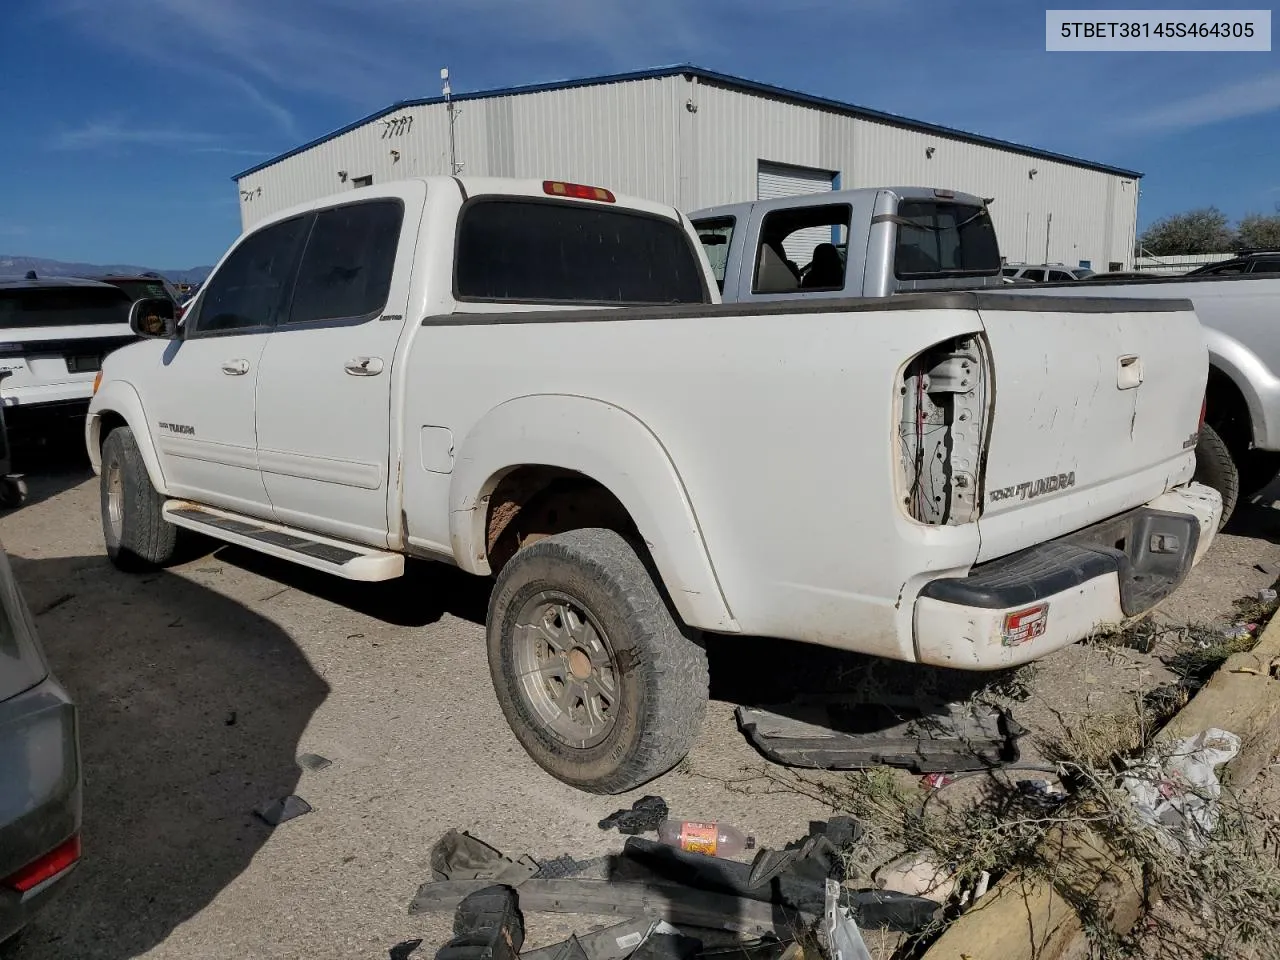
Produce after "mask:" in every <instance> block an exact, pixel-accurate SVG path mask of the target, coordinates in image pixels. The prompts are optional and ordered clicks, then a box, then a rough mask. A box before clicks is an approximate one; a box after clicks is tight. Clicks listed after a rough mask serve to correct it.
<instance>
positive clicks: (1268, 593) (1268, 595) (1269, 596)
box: [1258, 588, 1280, 603]
mask: <svg viewBox="0 0 1280 960" xmlns="http://www.w3.org/2000/svg"><path fill="white" fill-rule="evenodd" d="M1278 596H1280V594H1277V593H1276V591H1275V590H1272V589H1270V588H1267V589H1264V590H1259V591H1258V599H1259V600H1261V601H1262V602H1263V603H1275V602H1276V598H1277V597H1278Z"/></svg>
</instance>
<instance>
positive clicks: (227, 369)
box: [222, 360, 249, 377]
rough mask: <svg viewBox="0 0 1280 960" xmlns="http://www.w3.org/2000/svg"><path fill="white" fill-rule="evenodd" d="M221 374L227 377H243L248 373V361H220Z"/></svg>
mask: <svg viewBox="0 0 1280 960" xmlns="http://www.w3.org/2000/svg"><path fill="white" fill-rule="evenodd" d="M222 372H223V373H225V374H226V375H227V376H229V377H240V376H244V375H245V374H246V373H248V372H249V361H248V360H224V361H222Z"/></svg>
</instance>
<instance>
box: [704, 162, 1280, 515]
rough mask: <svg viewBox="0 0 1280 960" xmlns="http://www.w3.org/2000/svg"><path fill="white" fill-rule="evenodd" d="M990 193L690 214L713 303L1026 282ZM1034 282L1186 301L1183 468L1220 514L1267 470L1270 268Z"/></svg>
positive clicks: (1276, 404)
mask: <svg viewBox="0 0 1280 960" xmlns="http://www.w3.org/2000/svg"><path fill="white" fill-rule="evenodd" d="M990 202H991V201H989V200H984V199H983V198H981V197H977V196H974V195H972V194H966V193H961V192H958V191H952V190H940V189H931V188H928V187H877V188H864V189H859V190H842V191H835V192H829V193H815V194H808V195H805V196H797V197H781V198H778V199H773V200H759V201H754V202H746V203H738V204H730V205H726V206H720V207H712V208H708V209H705V210H698V211H695V212H694V213H692V214H691V215H690V220H692V221H693V225H694V227H695V228H696V229H697V231H698V235H699V237H700V238H701V240H702V244H703V248H704V249H705V250H706V253H707V257H708V259H709V260H710V262H711V267H712V270H713V272H714V273H715V275H716V279H717V281H718V282H719V284H720V289H721V294H722V298H723V300H724V301H725V302H726V303H732V302H743V303H750V302H762V301H773V300H791V299H797V298H799V299H810V298H823V297H829V298H835V297H887V296H893V295H895V294H899V293H908V292H912V291H919V290H938V289H947V290H954V289H957V288H970V287H989V288H992V289H993V291H1004V292H1009V293H1018V292H1022V293H1025V288H1024V287H1019V286H1012V285H1009V284H1008V283H1006V282H1005V280H1004V278H1003V277H1002V276H1001V262H1000V252H999V245H998V243H997V239H996V232H995V227H994V226H993V225H992V222H991V218H990V216H989V214H988V212H987V204H988V203H990ZM1035 289H1036V292H1037V293H1038V294H1041V293H1042V294H1044V295H1046V296H1053V297H1057V296H1072V297H1097V298H1112V297H1125V298H1129V297H1133V298H1137V299H1143V300H1149V299H1153V298H1154V299H1165V298H1168V299H1171V300H1190V301H1191V302H1192V303H1193V304H1194V307H1195V312H1196V315H1197V316H1198V317H1199V319H1200V322H1201V324H1202V325H1203V327H1204V328H1205V338H1206V341H1207V346H1208V351H1209V362H1210V370H1209V379H1208V385H1207V389H1206V397H1205V405H1206V416H1205V428H1204V430H1203V431H1202V433H1201V437H1200V442H1199V444H1198V445H1197V448H1196V455H1197V462H1198V466H1197V473H1196V479H1197V480H1199V481H1201V482H1203V483H1206V484H1208V485H1209V486H1212V487H1214V488H1215V489H1217V490H1218V491H1219V492H1220V493H1221V494H1222V498H1223V521H1222V522H1223V523H1224V524H1225V523H1226V520H1227V518H1228V517H1230V515H1231V512H1232V510H1233V509H1234V507H1235V504H1236V502H1237V500H1238V498H1239V497H1241V496H1246V497H1247V496H1252V495H1253V494H1255V493H1257V492H1258V491H1260V490H1261V489H1262V488H1263V487H1265V486H1267V484H1269V483H1270V482H1271V481H1272V480H1273V479H1274V478H1275V476H1276V473H1277V470H1280V331H1278V330H1277V329H1276V327H1275V323H1276V321H1277V320H1278V319H1280V276H1274V275H1273V276H1259V275H1256V274H1243V275H1237V276H1224V277H1220V276H1204V277H1194V278H1189V277H1172V278H1157V277H1153V278H1151V279H1145V278H1144V279H1141V280H1132V279H1124V280H1116V281H1106V280H1090V282H1088V283H1080V282H1078V281H1076V282H1071V283H1057V284H1052V283H1048V284H1047V283H1041V284H1036V285H1035ZM1187 388H1188V389H1189V390H1199V389H1200V388H1201V384H1200V383H1199V382H1197V383H1188V384H1187Z"/></svg>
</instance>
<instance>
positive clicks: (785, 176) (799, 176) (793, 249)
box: [756, 160, 835, 266]
mask: <svg viewBox="0 0 1280 960" xmlns="http://www.w3.org/2000/svg"><path fill="white" fill-rule="evenodd" d="M834 182H835V175H834V174H833V173H832V172H831V171H830V170H814V169H812V168H810V167H789V166H783V165H782V164H775V163H765V162H764V161H763V160H762V161H760V164H759V166H758V167H757V169H756V199H757V200H772V199H774V198H775V197H799V196H804V195H805V194H810V193H827V192H830V191H831V189H832V186H833V184H834ZM830 242H831V228H830V227H813V228H811V229H809V230H797V231H796V232H795V233H793V234H792V235H791V236H789V237H788V238H787V240H786V242H785V243H784V244H783V246H784V247H786V250H787V256H788V257H790V258H791V259H792V260H794V261H795V262H796V263H798V264H800V265H801V266H804V264H806V263H808V262H809V261H810V259H812V257H813V248H814V247H816V246H817V245H818V244H820V243H830Z"/></svg>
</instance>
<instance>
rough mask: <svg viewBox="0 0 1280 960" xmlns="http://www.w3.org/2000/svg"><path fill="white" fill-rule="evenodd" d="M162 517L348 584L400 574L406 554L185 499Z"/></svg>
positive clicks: (169, 503)
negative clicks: (217, 508) (329, 575)
mask: <svg viewBox="0 0 1280 960" xmlns="http://www.w3.org/2000/svg"><path fill="white" fill-rule="evenodd" d="M163 514H164V518H165V519H166V520H168V521H169V522H170V523H172V524H173V525H174V526H175V527H182V528H183V529H186V530H194V531H195V532H196V533H203V534H204V535H205V536H208V537H213V538H214V539H215V540H225V541H226V542H227V543H234V544H235V545H236V546H240V547H247V548H249V549H250V550H257V551H258V552H259V553H265V554H267V555H269V556H272V557H279V558H280V559H281V560H288V561H289V562H290V563H296V564H298V565H299V566H303V567H310V568H311V569H312V570H321V571H323V572H325V573H331V574H333V575H334V576H336V577H342V578H344V579H346V580H363V581H365V582H372V581H376V580H394V579H395V578H396V577H402V576H404V556H403V555H402V554H399V553H391V552H389V551H387V550H376V549H374V548H373V547H364V546H360V545H358V544H354V543H346V542H345V541H342V540H330V539H329V538H328V537H321V536H317V535H316V534H314V533H305V532H303V531H301V530H295V529H293V528H292V527H284V526H281V525H280V524H278V523H267V522H266V521H263V520H255V519H253V518H251V517H245V516H241V515H239V514H235V513H230V512H228V511H225V510H215V509H213V508H212V507H206V506H202V505H201V504H198V503H191V502H190V501H188V500H169V501H167V502H166V503H165V505H164V511H163Z"/></svg>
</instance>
